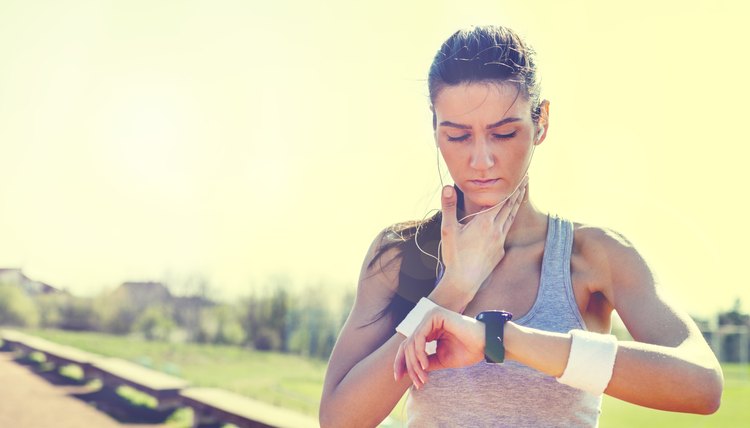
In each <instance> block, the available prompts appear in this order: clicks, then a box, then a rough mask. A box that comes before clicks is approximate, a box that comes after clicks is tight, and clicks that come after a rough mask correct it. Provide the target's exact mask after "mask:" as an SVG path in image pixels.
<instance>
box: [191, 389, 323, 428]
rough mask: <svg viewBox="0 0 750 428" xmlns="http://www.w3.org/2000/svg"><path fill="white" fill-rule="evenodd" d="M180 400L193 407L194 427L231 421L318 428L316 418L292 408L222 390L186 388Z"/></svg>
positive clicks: (242, 424) (243, 426)
mask: <svg viewBox="0 0 750 428" xmlns="http://www.w3.org/2000/svg"><path fill="white" fill-rule="evenodd" d="M180 396H181V397H182V402H183V403H184V404H185V405H187V406H190V407H192V408H193V427H194V428H197V427H199V426H201V425H206V424H217V423H220V422H223V423H232V424H235V425H237V426H238V427H240V428H250V427H252V428H255V427H289V428H305V427H318V426H319V424H318V420H317V419H315V418H312V417H310V416H307V415H303V414H300V413H297V412H294V411H291V410H287V409H282V408H280V407H276V406H272V405H270V404H266V403H262V402H260V401H256V400H253V399H251V398H248V397H244V396H241V395H238V394H235V393H232V392H229V391H225V390H223V389H217V388H187V389H184V390H183V391H182V392H180Z"/></svg>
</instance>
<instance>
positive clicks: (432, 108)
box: [430, 104, 438, 147]
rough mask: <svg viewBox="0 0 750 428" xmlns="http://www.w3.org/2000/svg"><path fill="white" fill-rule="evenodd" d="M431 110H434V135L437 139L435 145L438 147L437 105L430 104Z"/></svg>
mask: <svg viewBox="0 0 750 428" xmlns="http://www.w3.org/2000/svg"><path fill="white" fill-rule="evenodd" d="M430 111H431V112H432V137H433V138H434V139H435V147H437V146H438V139H437V115H436V114H435V106H434V105H432V104H430Z"/></svg>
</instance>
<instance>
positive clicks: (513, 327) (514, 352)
mask: <svg viewBox="0 0 750 428" xmlns="http://www.w3.org/2000/svg"><path fill="white" fill-rule="evenodd" d="M524 334H525V332H524V328H523V327H521V326H520V325H518V324H516V323H514V322H513V321H508V322H507V323H505V358H506V359H508V360H513V361H518V362H519V363H521V362H523V361H521V358H520V353H519V349H518V345H519V344H520V343H522V342H523V335H524Z"/></svg>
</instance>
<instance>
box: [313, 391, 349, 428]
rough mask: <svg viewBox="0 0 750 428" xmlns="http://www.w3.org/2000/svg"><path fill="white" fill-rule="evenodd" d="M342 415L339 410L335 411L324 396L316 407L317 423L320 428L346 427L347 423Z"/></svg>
mask: <svg viewBox="0 0 750 428" xmlns="http://www.w3.org/2000/svg"><path fill="white" fill-rule="evenodd" d="M343 416H344V415H343V413H342V412H340V411H338V412H337V411H336V409H335V407H334V406H332V405H331V404H330V403H329V402H328V400H326V399H325V398H323V399H322V400H320V407H319V408H318V423H319V424H320V428H337V427H346V426H347V423H346V422H345V421H344V418H343Z"/></svg>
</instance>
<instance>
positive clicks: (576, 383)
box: [557, 330, 617, 395]
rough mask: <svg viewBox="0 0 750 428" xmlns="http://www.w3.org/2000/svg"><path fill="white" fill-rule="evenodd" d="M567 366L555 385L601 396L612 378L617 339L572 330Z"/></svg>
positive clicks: (609, 335)
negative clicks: (559, 384) (566, 386)
mask: <svg viewBox="0 0 750 428" xmlns="http://www.w3.org/2000/svg"><path fill="white" fill-rule="evenodd" d="M570 336H571V338H572V340H571V343H570V355H569V356H568V365H567V366H566V367H565V371H564V372H563V374H562V376H560V377H559V378H557V381H558V382H560V383H563V384H565V385H568V386H572V387H573V388H578V389H582V390H584V391H586V392H589V393H591V394H594V395H600V394H602V393H603V392H604V390H605V389H606V388H607V385H608V384H609V380H610V379H611V378H612V370H613V369H614V366H615V356H616V355H617V338H616V337H615V336H613V335H611V334H600V333H593V332H590V331H585V330H571V331H570Z"/></svg>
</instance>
